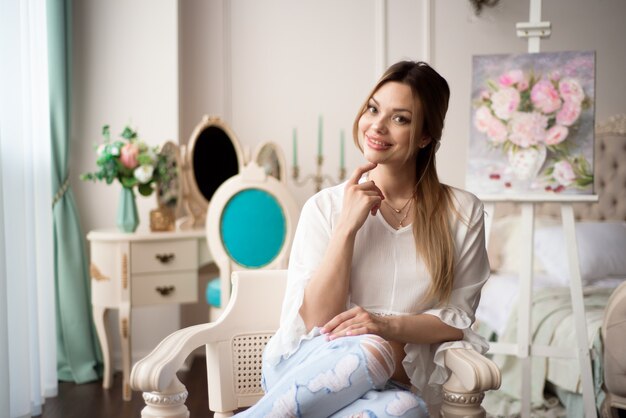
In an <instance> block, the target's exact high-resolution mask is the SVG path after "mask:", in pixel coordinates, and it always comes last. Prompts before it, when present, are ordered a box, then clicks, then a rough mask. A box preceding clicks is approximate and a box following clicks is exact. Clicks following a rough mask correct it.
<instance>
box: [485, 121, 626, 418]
mask: <svg viewBox="0 0 626 418" xmlns="http://www.w3.org/2000/svg"><path fill="white" fill-rule="evenodd" d="M625 158H626V115H620V116H615V117H613V118H611V119H609V120H608V121H606V122H605V123H602V124H599V125H598V126H597V127H596V149H595V170H596V171H595V191H596V193H597V194H598V195H599V201H598V202H597V203H593V204H591V203H577V204H575V205H574V206H575V208H574V211H575V216H576V220H577V224H576V236H577V241H578V247H579V251H578V252H579V258H580V269H581V276H582V279H583V286H584V292H583V293H584V299H585V314H586V319H587V330H588V336H589V338H588V340H589V347H590V348H591V349H592V360H593V361H592V366H593V372H594V385H595V386H596V398H597V403H598V410H600V411H602V415H605V416H617V415H611V414H615V410H611V408H610V406H611V405H612V406H618V407H620V408H626V378H625V376H626V356H624V355H620V354H619V353H618V347H619V346H620V344H622V345H623V344H626V308H625V307H624V305H625V304H626V222H625V221H626V164H624V163H622V162H623V161H624V160H625ZM520 234H521V228H520V215H519V214H518V213H516V206H514V205H512V204H498V206H497V208H496V217H495V219H494V220H493V223H492V226H491V232H490V239H489V247H488V252H489V259H490V263H491V267H492V276H491V278H490V279H489V281H488V282H487V284H486V285H485V287H484V289H483V292H482V297H481V302H480V305H479V307H478V310H477V314H476V318H477V321H476V324H475V326H476V328H477V330H478V331H479V332H481V334H483V335H484V336H486V337H487V338H489V339H490V340H492V341H501V342H514V341H515V339H516V337H515V336H516V324H517V319H516V313H517V305H516V296H517V294H518V289H519V279H518V273H517V272H518V271H519V262H520V261H519V254H520V253H521V249H520V248H521V247H520V245H521V244H522V243H521V239H520ZM534 254H535V258H534V266H533V276H534V280H533V289H534V292H533V308H532V312H533V314H532V315H533V319H532V325H531V329H532V334H533V336H532V338H533V343H536V344H549V345H553V346H557V347H572V346H576V339H575V332H574V327H573V315H572V313H571V302H570V291H569V287H568V286H569V278H568V275H569V273H568V272H569V269H568V267H567V257H566V254H565V245H564V238H563V231H562V226H561V221H560V207H559V205H556V204H544V205H537V208H536V218H535V236H534ZM609 299H611V300H610V301H609ZM609 303H611V305H609ZM607 305H608V306H609V308H607ZM603 331H604V332H603ZM619 351H622V350H621V349H619ZM493 360H494V361H495V362H496V363H497V364H498V365H499V366H500V369H501V371H502V387H501V389H500V390H499V391H498V392H497V393H491V394H489V395H488V396H487V398H486V399H485V402H484V406H485V407H486V409H487V411H488V412H489V413H490V414H491V415H492V416H515V415H517V414H519V411H520V405H521V403H520V401H519V393H521V392H520V382H521V379H520V373H521V366H520V363H519V361H518V360H517V358H516V357H513V356H505V355H498V354H496V355H494V356H493ZM531 403H532V409H533V416H550V417H555V416H567V417H576V416H582V411H583V408H582V406H581V405H582V395H581V383H580V372H579V367H578V361H577V360H576V359H561V358H549V359H545V358H533V360H532V388H531Z"/></svg>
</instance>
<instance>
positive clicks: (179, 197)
mask: <svg viewBox="0 0 626 418" xmlns="http://www.w3.org/2000/svg"><path fill="white" fill-rule="evenodd" d="M164 151H165V152H166V153H167V154H169V155H172V156H173V157H174V160H175V161H176V176H177V177H178V193H177V194H176V206H174V207H172V210H173V211H174V216H175V217H176V218H178V216H179V214H180V213H181V209H182V207H183V188H184V184H183V183H184V181H185V179H184V178H183V177H184V175H183V160H182V156H181V149H180V146H179V145H178V144H177V143H176V142H174V141H172V140H168V141H165V142H164V143H163V144H161V146H160V148H159V154H163V153H164ZM160 195H161V187H160V184H158V183H157V189H156V201H157V207H159V208H160V207H163V206H165V205H164V204H163V202H161V200H160V199H159V197H160Z"/></svg>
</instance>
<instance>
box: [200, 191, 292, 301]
mask: <svg viewBox="0 0 626 418" xmlns="http://www.w3.org/2000/svg"><path fill="white" fill-rule="evenodd" d="M286 235H287V224H286V217H285V213H284V212H283V209H282V207H281V206H280V204H279V203H278V201H277V200H276V198H275V197H274V196H273V195H272V194H270V193H268V192H266V191H265V190H260V189H245V190H242V191H241V192H239V193H237V194H235V195H234V196H233V197H232V198H231V199H230V200H229V201H228V203H226V205H225V206H224V209H223V210H222V216H221V219H220V236H221V238H222V245H223V246H224V249H225V250H226V253H227V254H228V256H229V257H230V258H231V259H232V260H233V261H234V262H235V263H237V264H239V265H240V266H242V267H244V268H247V269H258V268H262V267H264V266H266V265H268V264H269V263H271V262H272V261H273V260H274V259H275V258H276V257H277V256H278V254H280V250H281V249H282V248H283V245H284V244H285V238H286ZM220 289H221V287H220V279H219V278H216V279H213V280H211V281H210V282H209V284H208V285H207V289H206V298H207V302H208V303H209V304H210V305H212V306H216V307H219V306H220V301H221V290H220Z"/></svg>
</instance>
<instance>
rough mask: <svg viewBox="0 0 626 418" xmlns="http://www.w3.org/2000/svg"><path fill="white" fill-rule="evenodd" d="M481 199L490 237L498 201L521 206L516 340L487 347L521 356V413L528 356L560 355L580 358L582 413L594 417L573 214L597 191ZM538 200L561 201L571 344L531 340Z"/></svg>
mask: <svg viewBox="0 0 626 418" xmlns="http://www.w3.org/2000/svg"><path fill="white" fill-rule="evenodd" d="M480 198H481V200H482V201H483V202H485V211H486V212H487V214H488V216H487V217H486V221H485V234H486V236H487V237H489V233H490V231H491V222H492V220H493V217H494V215H495V204H496V202H513V203H515V204H518V205H519V206H520V207H521V210H522V218H521V222H522V237H521V240H522V243H523V252H522V259H521V267H520V272H519V273H520V292H519V297H518V318H517V321H518V322H517V343H492V344H491V348H490V350H489V352H490V353H494V354H506V355H512V356H517V358H518V359H519V360H520V361H521V362H522V393H521V400H522V417H525V418H529V417H530V410H531V404H530V401H531V399H530V389H531V358H532V356H535V357H560V358H578V364H579V366H580V373H581V382H582V389H583V402H584V408H585V416H586V417H596V416H597V414H596V400H595V391H594V387H593V377H592V372H591V351H590V349H589V342H588V337H587V322H586V318H585V305H584V300H583V289H582V279H581V275H580V265H579V260H578V245H577V242H576V228H575V220H574V208H573V206H572V204H573V203H575V202H597V201H598V196H597V195H547V196H544V195H536V196H532V195H530V196H522V195H520V196H513V197H511V196H480ZM537 203H555V204H560V206H561V220H562V223H563V233H564V235H565V243H566V244H565V245H566V246H567V257H568V261H569V271H570V298H571V302H572V310H573V313H574V323H575V326H576V342H577V347H574V348H571V349H564V348H557V347H552V346H543V345H536V344H533V343H532V341H531V306H532V288H533V286H532V284H533V255H534V254H533V253H534V230H535V205H536V204H537Z"/></svg>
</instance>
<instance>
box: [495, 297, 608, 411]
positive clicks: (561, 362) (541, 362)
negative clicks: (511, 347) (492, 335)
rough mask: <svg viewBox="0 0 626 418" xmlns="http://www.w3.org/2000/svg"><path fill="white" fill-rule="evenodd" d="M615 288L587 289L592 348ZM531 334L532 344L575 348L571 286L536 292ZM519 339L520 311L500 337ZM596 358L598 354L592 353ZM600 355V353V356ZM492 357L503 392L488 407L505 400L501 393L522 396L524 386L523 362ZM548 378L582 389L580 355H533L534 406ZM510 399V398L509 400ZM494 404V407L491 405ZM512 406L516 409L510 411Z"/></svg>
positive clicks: (539, 402)
mask: <svg viewBox="0 0 626 418" xmlns="http://www.w3.org/2000/svg"><path fill="white" fill-rule="evenodd" d="M612 290H613V289H607V288H585V289H584V300H585V315H586V318H587V333H588V341H589V348H590V349H591V348H593V346H594V341H596V340H597V336H598V334H599V332H600V328H601V326H602V318H603V314H604V308H605V306H606V304H607V301H608V298H609V296H610V294H611V291H612ZM531 335H532V341H533V344H536V345H551V346H556V347H564V348H565V347H567V348H571V347H576V346H577V343H576V330H575V327H574V317H573V312H572V307H571V301H570V289H569V288H545V289H539V290H537V291H535V293H534V296H533V306H532V320H531ZM516 339H517V310H516V309H514V310H513V313H512V314H511V315H510V317H509V320H508V324H507V327H506V331H505V332H504V333H503V335H501V336H500V338H499V341H500V342H509V343H512V342H515V341H516ZM592 357H595V356H592ZM598 357H599V356H598ZM493 360H494V361H495V362H496V363H497V364H498V366H499V367H500V370H501V371H502V386H501V387H500V390H499V392H500V394H498V395H495V396H493V397H492V399H486V405H485V406H486V407H487V409H488V410H489V409H494V408H495V405H496V404H497V403H498V402H499V401H501V400H502V396H501V395H507V396H508V397H509V398H512V399H519V397H520V393H521V385H522V383H521V382H522V367H521V362H520V361H519V360H518V359H517V358H516V357H514V356H507V355H502V354H497V355H494V358H493ZM546 380H547V381H549V382H551V383H553V384H555V385H557V386H558V387H560V388H563V389H566V390H567V391H570V392H578V393H580V392H581V384H580V368H579V365H578V359H577V358H542V357H533V358H532V372H531V404H532V406H533V408H538V407H541V406H542V405H543V404H544V394H543V392H544V387H545V381H546ZM509 402H510V399H509ZM489 405H491V407H489ZM519 407H520V403H519V402H515V403H514V405H509V406H508V407H507V409H508V413H515V412H519V411H515V410H516V409H518V408H519ZM511 408H512V409H513V410H511Z"/></svg>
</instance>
